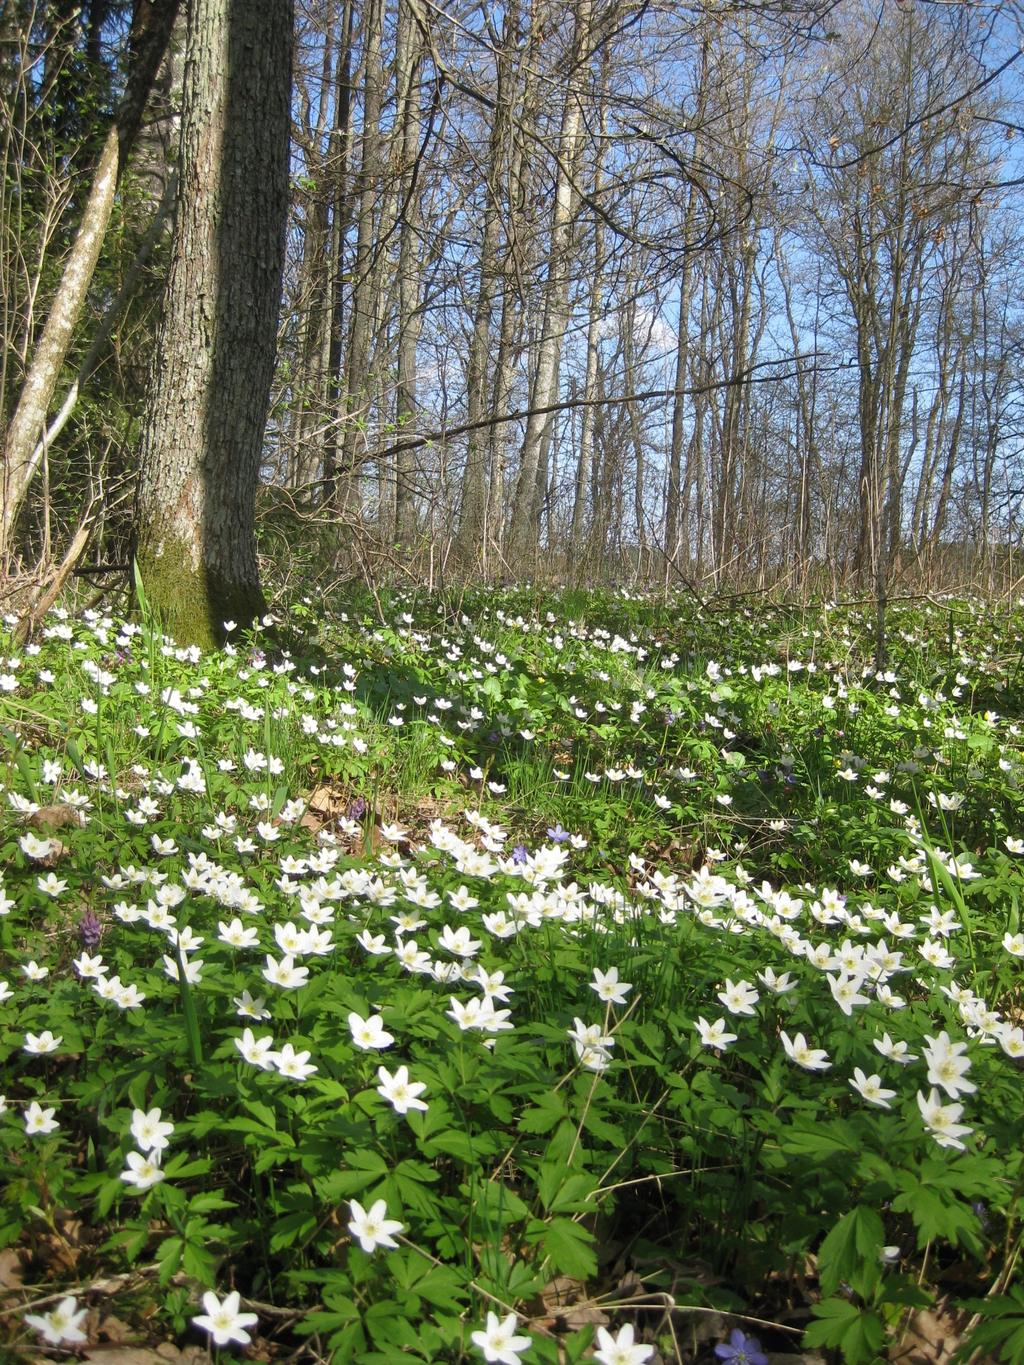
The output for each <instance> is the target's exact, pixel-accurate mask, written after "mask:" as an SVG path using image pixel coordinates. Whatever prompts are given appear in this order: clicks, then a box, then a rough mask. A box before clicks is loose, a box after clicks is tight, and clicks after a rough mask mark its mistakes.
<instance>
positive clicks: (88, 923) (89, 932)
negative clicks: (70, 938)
mask: <svg viewBox="0 0 1024 1365" xmlns="http://www.w3.org/2000/svg"><path fill="white" fill-rule="evenodd" d="M78 935H79V937H80V938H81V940H82V943H83V945H84V946H85V947H86V948H95V947H96V945H97V943H99V941H100V939H101V938H102V937H103V925H102V924H101V923H100V917H99V915H97V913H96V911H95V910H91V909H90V910H86V912H85V914H84V915H83V916H82V918H81V919H80V920H79V921H78Z"/></svg>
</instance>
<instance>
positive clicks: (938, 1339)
mask: <svg viewBox="0 0 1024 1365" xmlns="http://www.w3.org/2000/svg"><path fill="white" fill-rule="evenodd" d="M963 1324H964V1316H963V1314H956V1313H953V1312H951V1311H950V1310H949V1308H948V1307H947V1306H946V1305H945V1304H941V1303H940V1304H938V1305H937V1306H936V1307H935V1308H934V1309H932V1308H922V1309H921V1310H920V1311H919V1312H917V1313H915V1314H914V1315H913V1317H912V1318H911V1319H910V1322H909V1323H908V1324H907V1329H906V1331H905V1332H904V1333H903V1337H902V1339H901V1341H900V1343H899V1345H898V1346H897V1347H896V1348H895V1349H894V1351H893V1353H892V1355H891V1356H890V1360H892V1361H893V1363H894V1365H948V1362H949V1361H951V1360H952V1359H953V1356H954V1355H955V1353H956V1350H957V1347H958V1346H959V1345H960V1332H961V1328H962V1327H963Z"/></svg>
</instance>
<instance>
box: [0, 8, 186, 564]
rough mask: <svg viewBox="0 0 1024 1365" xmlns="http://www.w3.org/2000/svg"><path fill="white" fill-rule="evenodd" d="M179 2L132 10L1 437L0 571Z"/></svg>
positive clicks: (41, 449)
mask: <svg viewBox="0 0 1024 1365" xmlns="http://www.w3.org/2000/svg"><path fill="white" fill-rule="evenodd" d="M178 3H179V0H144V3H142V4H140V5H139V6H138V8H137V10H136V14H135V19H134V21H133V33H132V37H131V39H130V40H129V41H130V43H131V46H132V58H131V67H130V70H129V75H128V83H127V86H126V88H125V93H124V97H123V99H122V101H121V105H120V108H119V110H118V114H117V118H116V119H115V122H114V124H113V126H112V127H111V129H110V132H109V133H108V134H107V137H106V141H105V142H104V144H103V149H102V151H101V153H100V159H99V164H98V165H97V167H96V172H95V175H94V176H93V180H92V184H91V186H90V189H89V195H88V198H87V199H86V202H85V207H84V209H83V211H82V220H81V222H80V224H79V227H78V232H77V233H76V235H75V240H74V243H73V245H72V247H71V252H70V255H69V256H68V260H67V264H66V265H65V267H64V270H63V273H62V275H61V280H60V284H59V285H58V287H57V293H56V296H55V297H54V300H53V302H52V304H51V305H50V311H49V314H48V316H47V319H46V323H45V325H44V327H43V331H42V335H41V336H40V338H39V341H38V343H37V345H36V348H35V353H34V355H33V357H32V362H31V364H30V366H29V369H28V373H27V374H26V376H25V381H24V383H23V385H22V389H21V394H20V396H19V398H18V402H17V406H16V407H15V409H14V412H13V414H12V416H11V420H10V422H9V424H8V427H7V432H6V435H5V438H4V445H3V469H2V478H3V490H2V492H3V500H2V507H0V569H2V568H3V567H5V566H6V565H7V563H8V560H9V558H10V554H11V551H12V539H13V535H14V529H15V525H16V523H17V520H18V515H19V513H20V511H21V508H22V506H23V504H24V501H25V496H26V494H27V493H28V489H29V485H30V484H31V482H32V480H33V479H34V478H35V475H36V473H37V472H38V470H39V467H40V465H41V463H42V458H43V454H44V451H45V445H44V444H43V443H40V440H39V438H40V436H41V435H42V434H43V432H44V431H45V429H46V419H47V414H48V412H49V407H50V403H51V401H52V399H53V395H54V391H55V390H56V387H57V381H58V379H59V378H60V372H61V367H62V366H63V364H64V360H65V358H66V356H67V353H68V349H69V348H70V346H71V342H72V339H73V337H74V334H75V328H76V327H77V325H78V319H79V317H80V316H81V313H82V309H83V307H84V306H85V300H86V297H87V295H88V292H89V286H90V284H91V283H92V277H93V274H94V272H95V270H96V262H97V261H98V260H99V255H100V249H101V248H102V246H103V238H104V235H105V233H106V230H107V224H108V223H109V222H110V214H111V210H112V209H113V206H114V194H115V191H116V189H117V185H118V181H119V180H120V177H121V174H122V172H123V170H124V168H125V165H126V164H127V160H128V153H129V151H130V150H131V146H132V143H133V142H134V141H135V137H136V135H137V133H138V131H139V125H140V124H141V122H142V114H143V110H144V109H145V106H146V100H147V98H148V96H149V92H150V89H151V87H152V85H153V82H154V81H155V79H156V75H157V72H158V70H159V69H160V63H161V62H162V61H163V57H164V53H165V52H166V50H167V44H168V42H169V40H170V36H171V31H172V29H173V27H174V21H175V17H176V15H177V11H178Z"/></svg>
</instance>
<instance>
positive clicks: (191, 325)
mask: <svg viewBox="0 0 1024 1365" xmlns="http://www.w3.org/2000/svg"><path fill="white" fill-rule="evenodd" d="M292 25H293V18H292V4H291V0H268V3H265V4H264V3H261V4H257V5H254V4H251V3H250V2H249V0H192V3H191V8H190V11H189V26H188V37H187V49H186V64H185V89H184V110H183V117H182V135H181V156H180V184H181V193H180V200H179V208H178V219H177V223H176V226H175V233H174V240H173V243H172V248H171V263H170V270H169V275H168V281H167V291H166V297H165V303H164V311H163V315H162V317H161V321H160V328H159V331H158V334H157V344H156V352H155V357H154V364H153V370H152V375H151V383H150V401H149V409H148V412H147V415H146V419H145V421H144V424H143V430H142V438H141V445H140V452H139V463H140V471H139V487H138V495H137V501H136V563H137V566H138V570H139V573H140V576H141V578H142V582H143V586H144V588H145V592H146V596H147V598H148V601H149V604H150V606H151V607H152V608H153V610H154V611H155V612H156V613H157V615H158V616H159V618H160V619H161V620H162V621H163V622H164V624H165V628H166V629H167V630H168V631H169V632H170V633H171V634H172V635H173V636H174V637H175V639H177V640H178V641H179V643H183V644H198V645H202V646H211V645H213V644H215V643H216V642H218V641H220V640H222V639H223V638H224V622H225V621H227V620H229V619H230V620H234V621H236V622H238V623H239V624H240V625H249V624H250V623H251V622H252V621H253V620H254V619H255V618H257V617H258V616H260V615H261V614H262V612H263V611H264V600H263V595H262V592H261V590H260V583H259V573H258V569H257V563H256V539H255V531H254V524H253V523H254V510H255V497H256V484H257V480H258V477H259V466H260V457H261V453H262V444H263V432H264V426H265V423H266V416H267V405H268V401H269V396H270V382H271V377H272V374H273V368H274V351H275V339H276V330H277V313H278V307H279V303H280V295H281V274H282V267H283V262H284V240H285V222H286V214H287V206H288V138H289V103H290V92H291V51H292V41H293V32H292Z"/></svg>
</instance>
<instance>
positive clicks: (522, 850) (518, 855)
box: [512, 844, 530, 867]
mask: <svg viewBox="0 0 1024 1365" xmlns="http://www.w3.org/2000/svg"><path fill="white" fill-rule="evenodd" d="M529 856H530V855H529V853H528V852H527V848H526V845H525V844H516V846H515V848H514V849H513V850H512V861H513V862H514V863H515V864H516V866H517V867H522V865H523V864H524V863H525V862H526V860H527V858H529Z"/></svg>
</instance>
